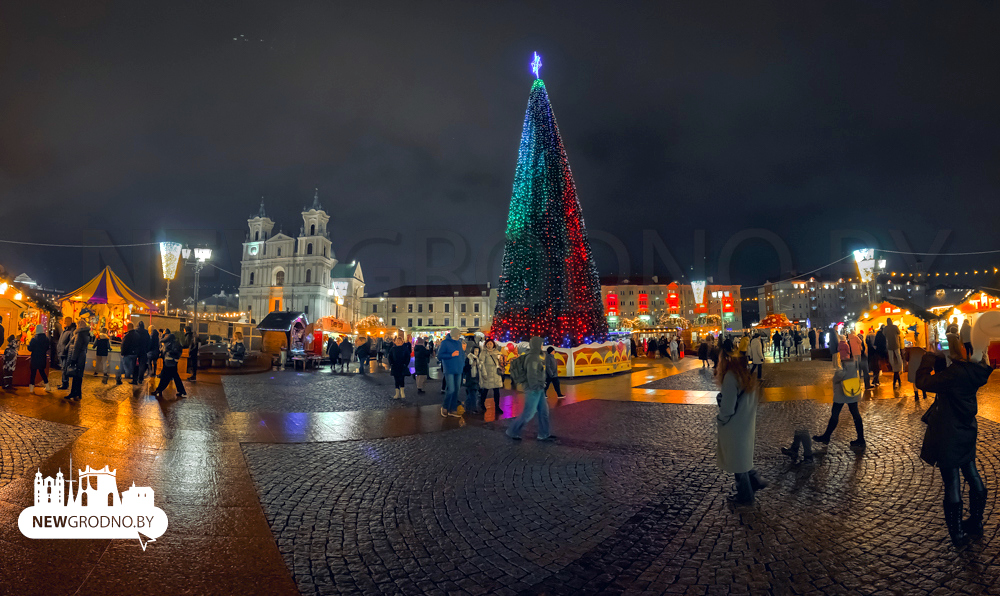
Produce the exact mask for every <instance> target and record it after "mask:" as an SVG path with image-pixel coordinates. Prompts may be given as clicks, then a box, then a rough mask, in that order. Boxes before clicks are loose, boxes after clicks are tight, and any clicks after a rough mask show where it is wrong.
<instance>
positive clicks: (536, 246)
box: [493, 53, 608, 348]
mask: <svg viewBox="0 0 1000 596" xmlns="http://www.w3.org/2000/svg"><path fill="white" fill-rule="evenodd" d="M539 68H541V58H540V57H539V56H538V54H537V53H536V54H535V56H534V60H533V61H532V62H531V69H532V72H533V73H534V74H535V76H536V77H537V76H539V73H538V70H539ZM493 332H494V335H495V337H496V338H498V339H500V340H501V341H505V342H509V341H515V342H519V341H527V340H528V339H529V338H531V337H532V336H534V335H537V336H539V337H541V338H542V339H543V340H544V341H545V343H547V344H550V345H557V346H561V347H564V348H570V347H575V346H579V345H581V344H586V343H597V342H604V341H607V340H608V323H607V320H606V319H605V317H604V306H603V304H602V302H601V286H600V280H599V276H598V272H597V266H596V265H595V264H594V258H593V254H592V252H591V249H590V240H589V239H588V237H587V228H586V226H585V225H584V222H583V211H582V209H581V208H580V201H579V199H578V198H577V194H576V184H575V183H574V181H573V173H572V171H571V170H570V167H569V160H568V159H567V157H566V150H565V148H564V147H563V142H562V137H561V136H560V135H559V127H558V125H557V124H556V119H555V116H554V114H553V113H552V105H551V104H550V103H549V96H548V93H547V92H546V90H545V83H544V82H542V80H541V79H540V78H536V79H535V82H534V83H533V84H532V86H531V93H530V94H529V96H528V109H527V111H526V112H525V115H524V127H523V128H522V130H521V144H520V148H519V150H518V158H517V167H516V169H515V172H514V189H513V194H512V195H511V200H510V212H509V214H508V217H507V234H506V243H505V246H504V256H503V271H502V273H501V275H500V284H499V290H498V299H497V306H496V311H495V313H494V319H493Z"/></svg>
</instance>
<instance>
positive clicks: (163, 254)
mask: <svg viewBox="0 0 1000 596" xmlns="http://www.w3.org/2000/svg"><path fill="white" fill-rule="evenodd" d="M180 256H181V245H180V243H178V242H161V243H160V266H161V268H162V269H163V279H165V280H166V281H167V296H166V300H164V301H163V314H165V315H169V314H170V280H172V279H174V278H175V277H177V264H178V262H179V259H178V257H180Z"/></svg>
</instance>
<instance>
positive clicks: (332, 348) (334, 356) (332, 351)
mask: <svg viewBox="0 0 1000 596" xmlns="http://www.w3.org/2000/svg"><path fill="white" fill-rule="evenodd" d="M326 356H327V358H329V359H330V372H331V373H335V372H337V365H338V364H340V346H338V345H337V339H336V338H335V337H334V336H332V335H331V336H330V339H328V340H326Z"/></svg>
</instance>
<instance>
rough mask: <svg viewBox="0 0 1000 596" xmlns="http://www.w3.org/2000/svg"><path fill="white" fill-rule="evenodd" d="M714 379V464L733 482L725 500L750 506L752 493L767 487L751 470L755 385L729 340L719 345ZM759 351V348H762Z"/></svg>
mask: <svg viewBox="0 0 1000 596" xmlns="http://www.w3.org/2000/svg"><path fill="white" fill-rule="evenodd" d="M721 348H722V349H721V350H720V352H719V366H718V369H717V371H716V379H717V380H718V382H719V385H720V388H721V392H720V393H719V396H718V399H719V413H718V415H717V416H716V418H715V424H716V432H717V434H718V443H717V447H716V464H717V465H718V466H719V469H721V470H722V471H723V472H729V473H730V474H733V475H734V476H735V479H736V494H735V495H731V496H730V497H729V499H730V500H731V501H734V502H735V503H736V504H738V505H749V504H751V503H753V500H754V493H755V492H756V491H758V490H762V489H764V488H766V487H767V483H766V482H764V481H763V480H762V479H761V478H760V475H759V474H757V471H756V470H754V467H753V459H754V442H755V439H756V435H757V402H758V401H759V398H760V396H759V390H758V384H757V382H756V381H755V380H754V378H753V376H752V375H751V374H750V372H749V371H748V370H747V369H746V367H745V366H743V365H742V363H741V362H740V359H739V353H738V351H737V350H736V346H735V345H733V341H732V340H730V339H727V340H725V341H723V342H722V346H721ZM762 348H763V346H762Z"/></svg>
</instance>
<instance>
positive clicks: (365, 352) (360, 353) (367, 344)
mask: <svg viewBox="0 0 1000 596" xmlns="http://www.w3.org/2000/svg"><path fill="white" fill-rule="evenodd" d="M359 341H360V340H359ZM371 350H372V338H371V337H365V340H364V342H363V343H361V344H359V345H358V347H357V348H355V349H354V355H355V356H357V357H358V361H359V362H360V363H361V368H360V369H359V370H360V371H361V374H363V375H364V374H368V371H367V370H366V369H367V368H368V359H369V358H371V357H372V352H371Z"/></svg>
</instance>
